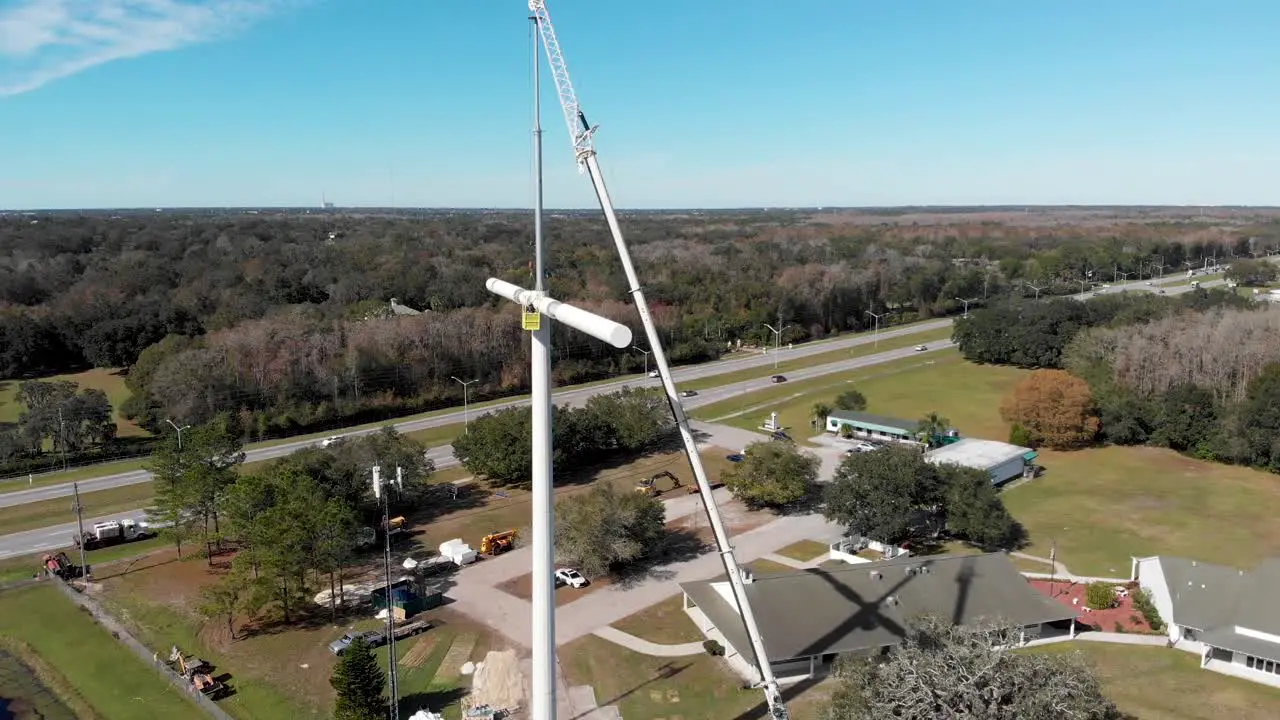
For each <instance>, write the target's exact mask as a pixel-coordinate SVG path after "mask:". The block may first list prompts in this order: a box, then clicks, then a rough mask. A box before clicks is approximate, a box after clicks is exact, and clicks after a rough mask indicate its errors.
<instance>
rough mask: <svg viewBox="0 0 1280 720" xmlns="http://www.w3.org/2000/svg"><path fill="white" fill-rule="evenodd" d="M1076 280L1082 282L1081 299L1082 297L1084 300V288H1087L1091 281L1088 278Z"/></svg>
mask: <svg viewBox="0 0 1280 720" xmlns="http://www.w3.org/2000/svg"><path fill="white" fill-rule="evenodd" d="M1076 282H1078V283H1080V299H1081V300H1083V299H1084V289H1085V288H1086V287H1088V286H1089V281H1088V280H1077V281H1076Z"/></svg>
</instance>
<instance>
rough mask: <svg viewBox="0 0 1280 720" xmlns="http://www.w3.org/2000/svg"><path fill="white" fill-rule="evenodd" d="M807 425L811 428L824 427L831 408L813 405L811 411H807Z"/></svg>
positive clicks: (824, 405)
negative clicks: (808, 413)
mask: <svg viewBox="0 0 1280 720" xmlns="http://www.w3.org/2000/svg"><path fill="white" fill-rule="evenodd" d="M809 412H810V415H809V425H810V426H812V427H826V425H827V416H828V415H830V414H831V406H830V405H828V404H826V403H824V402H819V403H814V404H813V409H812V410H810V411H809Z"/></svg>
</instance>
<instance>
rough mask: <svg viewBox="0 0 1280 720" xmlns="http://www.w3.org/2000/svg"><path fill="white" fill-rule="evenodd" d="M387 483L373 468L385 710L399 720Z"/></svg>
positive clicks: (399, 475)
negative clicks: (383, 609) (383, 597)
mask: <svg viewBox="0 0 1280 720" xmlns="http://www.w3.org/2000/svg"><path fill="white" fill-rule="evenodd" d="M389 484H391V483H389V482H385V483H384V482H383V480H382V468H381V467H379V466H378V465H374V466H373V497H374V498H375V499H377V500H379V501H381V502H380V503H379V504H381V505H382V565H383V569H384V570H385V571H386V574H387V685H388V688H389V689H390V695H389V697H388V698H387V710H388V711H389V712H390V715H391V720H400V683H399V678H398V677H397V673H396V625H395V622H396V620H395V619H396V614H395V612H394V609H393V608H392V603H391V493H389V492H387V491H386V488H385V487H384V486H385V485H389ZM395 485H396V487H397V488H399V489H400V490H401V491H404V473H403V471H402V470H401V469H400V466H398V465H397V466H396V479H395Z"/></svg>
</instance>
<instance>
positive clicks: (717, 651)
mask: <svg viewBox="0 0 1280 720" xmlns="http://www.w3.org/2000/svg"><path fill="white" fill-rule="evenodd" d="M702 649H703V650H706V651H707V654H708V655H710V656H711V657H722V656H724V646H723V645H721V644H720V643H718V642H716V641H715V640H703V641H702Z"/></svg>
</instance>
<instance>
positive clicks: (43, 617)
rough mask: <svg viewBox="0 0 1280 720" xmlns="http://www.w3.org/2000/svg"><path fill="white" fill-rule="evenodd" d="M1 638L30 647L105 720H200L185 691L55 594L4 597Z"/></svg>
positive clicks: (0, 597) (46, 590)
mask: <svg viewBox="0 0 1280 720" xmlns="http://www.w3.org/2000/svg"><path fill="white" fill-rule="evenodd" d="M0 636H4V637H6V638H10V639H13V640H17V641H20V642H22V643H25V644H26V645H27V646H29V647H30V648H31V649H32V650H33V651H34V652H35V653H36V654H37V655H38V656H39V657H40V659H41V660H43V661H44V662H45V663H47V664H48V665H50V666H52V667H53V668H56V670H57V672H58V673H59V675H60V676H61V677H60V680H62V681H63V682H60V683H58V684H60V685H61V684H65V685H66V686H67V687H69V688H71V689H72V690H73V691H74V692H75V693H76V695H77V696H78V699H79V700H80V701H82V702H83V703H84V704H85V705H88V706H89V707H91V708H92V709H93V710H94V712H96V713H97V714H98V715H99V716H100V717H102V718H104V719H106V720H116V719H119V720H143V719H145V718H156V719H157V720H168V719H169V718H185V717H199V715H200V713H199V711H198V710H197V709H196V708H195V706H194V705H192V704H191V703H190V702H189V701H188V700H187V699H186V698H185V697H184V696H183V695H182V693H181V692H180V691H178V690H176V689H174V688H173V687H172V686H170V685H169V684H168V683H166V682H165V681H164V680H163V679H162V678H161V677H160V676H159V675H158V674H157V673H156V672H155V670H153V669H152V668H150V667H148V666H147V665H146V664H145V663H143V662H142V661H141V660H139V659H138V658H137V657H136V656H134V655H133V654H132V653H130V652H129V651H128V649H126V648H125V647H124V646H123V645H121V644H120V643H119V642H117V641H116V640H115V639H114V638H112V637H111V635H110V634H109V633H108V632H107V631H106V630H104V629H103V628H102V627H101V626H99V625H98V624H97V623H95V622H94V620H93V618H92V617H91V616H90V615H89V614H88V613H85V612H83V611H81V610H80V609H79V608H77V607H76V606H75V605H73V604H72V603H71V602H70V601H69V600H67V599H66V598H65V597H63V596H62V595H61V594H60V593H59V592H58V590H57V589H56V588H54V587H52V586H49V585H37V586H34V587H26V588H21V589H18V590H10V591H6V592H4V593H0Z"/></svg>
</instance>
